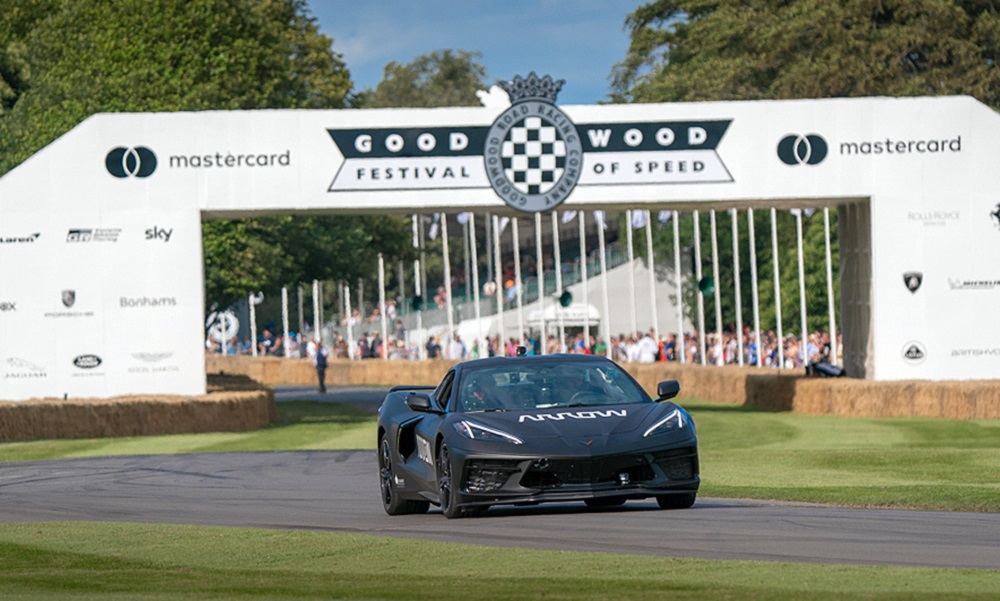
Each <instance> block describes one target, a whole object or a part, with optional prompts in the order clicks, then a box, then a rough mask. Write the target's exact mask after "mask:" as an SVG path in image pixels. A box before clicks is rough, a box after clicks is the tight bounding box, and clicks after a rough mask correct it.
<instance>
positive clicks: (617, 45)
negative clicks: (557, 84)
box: [308, 0, 641, 104]
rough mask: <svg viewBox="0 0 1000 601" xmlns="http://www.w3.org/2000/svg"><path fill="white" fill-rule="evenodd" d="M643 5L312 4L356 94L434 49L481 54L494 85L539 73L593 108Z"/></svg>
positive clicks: (600, 0) (523, 1)
mask: <svg viewBox="0 0 1000 601" xmlns="http://www.w3.org/2000/svg"><path fill="white" fill-rule="evenodd" d="M640 3H641V2H638V1H637V2H619V1H612V0H533V1H528V0H506V1H499V2H497V1H493V2H481V1H478V0H426V1H423V0H417V1H406V0H309V2H308V4H309V9H310V11H311V12H312V15H313V16H314V17H316V20H317V22H318V24H319V27H320V30H321V31H322V32H323V33H324V34H326V35H328V36H330V37H331V38H333V40H334V41H333V49H334V50H335V51H336V52H339V53H340V54H342V55H343V56H344V60H345V61H346V62H347V67H348V69H350V71H351V78H352V79H353V80H354V84H355V87H356V88H357V89H364V88H369V87H375V86H376V85H377V84H378V82H379V81H381V80H382V69H383V68H384V67H385V65H386V63H388V62H390V61H396V62H398V63H408V62H410V61H412V60H413V59H414V58H416V57H417V56H419V55H421V54H427V53H429V52H432V51H434V50H443V49H449V48H450V49H455V50H469V51H478V52H481V53H482V55H483V56H482V60H481V62H482V64H483V65H484V66H485V67H486V70H487V76H488V78H489V79H488V80H487V81H489V82H490V83H492V82H494V81H496V80H497V79H511V78H512V77H514V76H515V75H527V74H528V72H529V71H535V72H536V73H538V74H539V75H545V74H549V75H552V77H553V78H555V79H565V80H566V84H565V85H564V86H563V88H562V92H561V93H560V94H559V99H558V102H559V104H593V103H596V102H597V101H599V100H604V99H606V98H607V96H608V92H609V89H610V82H609V76H610V74H611V68H612V66H613V65H614V64H615V63H617V62H619V61H621V60H622V59H623V58H624V57H625V52H626V50H627V49H628V41H629V40H628V34H627V33H626V31H625V30H624V24H625V17H626V16H627V15H628V13H630V12H632V11H634V10H635V8H636V7H637V6H638V5H639V4H640Z"/></svg>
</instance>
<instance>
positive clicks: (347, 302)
mask: <svg viewBox="0 0 1000 601" xmlns="http://www.w3.org/2000/svg"><path fill="white" fill-rule="evenodd" d="M344 310H345V311H347V314H348V315H351V313H352V311H351V285H350V284H344ZM357 350H358V349H356V348H355V347H354V327H353V326H352V325H351V319H350V317H348V318H347V358H348V359H353V358H354V355H355V354H356V352H357Z"/></svg>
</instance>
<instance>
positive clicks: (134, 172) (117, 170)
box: [104, 146, 156, 179]
mask: <svg viewBox="0 0 1000 601" xmlns="http://www.w3.org/2000/svg"><path fill="white" fill-rule="evenodd" d="M104 166H105V167H107V169H108V173H110V174H111V175H113V176H115V177H117V178H119V179H124V178H127V177H140V178H142V177H149V176H150V175H153V172H154V171H156V153H154V152H153V151H152V150H150V149H148V148H146V147H145V146H130V147H125V146H118V147H117V148H112V149H111V151H110V152H108V155H107V156H106V157H104Z"/></svg>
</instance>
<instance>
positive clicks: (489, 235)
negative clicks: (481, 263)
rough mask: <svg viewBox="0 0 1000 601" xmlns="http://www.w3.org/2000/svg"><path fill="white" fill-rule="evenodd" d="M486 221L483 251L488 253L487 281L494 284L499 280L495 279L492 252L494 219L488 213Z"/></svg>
mask: <svg viewBox="0 0 1000 601" xmlns="http://www.w3.org/2000/svg"><path fill="white" fill-rule="evenodd" d="M484 221H485V222H486V223H485V224H484V225H485V226H486V232H485V234H486V241H485V243H484V244H483V249H484V250H485V251H486V281H487V282H492V281H494V280H495V279H497V278H494V277H493V252H492V248H493V218H492V216H491V215H490V214H489V213H487V214H486V218H485V219H484Z"/></svg>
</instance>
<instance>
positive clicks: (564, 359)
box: [455, 353, 616, 371]
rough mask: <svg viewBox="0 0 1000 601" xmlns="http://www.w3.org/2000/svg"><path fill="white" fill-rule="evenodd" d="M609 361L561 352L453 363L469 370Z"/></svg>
mask: <svg viewBox="0 0 1000 601" xmlns="http://www.w3.org/2000/svg"><path fill="white" fill-rule="evenodd" d="M542 362H545V363H610V364H612V365H616V364H615V363H614V361H612V360H610V359H608V358H607V357H603V356H600V355H580V354H569V353H561V354H555V355H534V356H524V357H486V358H483V359H473V360H471V361H464V362H462V363H459V364H457V365H455V370H456V371H471V370H475V369H480V368H489V367H500V366H507V367H510V366H515V365H519V364H523V363H542Z"/></svg>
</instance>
